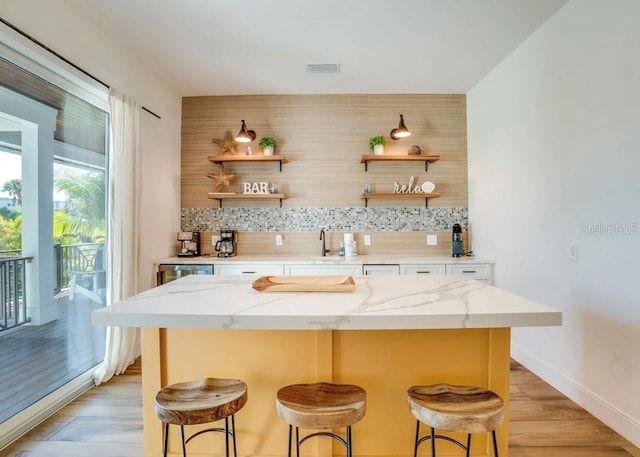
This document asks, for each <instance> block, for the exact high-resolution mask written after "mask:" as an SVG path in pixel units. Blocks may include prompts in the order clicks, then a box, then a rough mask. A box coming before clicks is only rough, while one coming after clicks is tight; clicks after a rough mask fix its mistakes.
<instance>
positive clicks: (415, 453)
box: [413, 420, 499, 457]
mask: <svg viewBox="0 0 640 457" xmlns="http://www.w3.org/2000/svg"><path fill="white" fill-rule="evenodd" d="M436 438H440V439H444V440H447V441H450V442H452V443H454V444H456V445H458V446H459V447H460V448H462V449H464V450H465V452H466V457H469V456H470V455H471V433H468V434H467V445H466V446H465V445H464V444H462V443H461V442H459V441H457V440H455V439H453V438H451V437H448V436H444V435H436V429H435V428H433V427H431V431H430V433H429V435H425V436H423V437H422V438H420V421H419V420H417V421H416V439H415V443H414V447H413V457H418V447H419V446H420V444H422V442H423V441H426V440H430V441H431V443H430V444H431V457H436ZM491 438H492V441H493V455H494V456H495V457H499V455H498V437H497V435H496V431H495V430H492V431H491Z"/></svg>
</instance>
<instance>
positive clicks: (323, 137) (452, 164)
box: [181, 94, 467, 208]
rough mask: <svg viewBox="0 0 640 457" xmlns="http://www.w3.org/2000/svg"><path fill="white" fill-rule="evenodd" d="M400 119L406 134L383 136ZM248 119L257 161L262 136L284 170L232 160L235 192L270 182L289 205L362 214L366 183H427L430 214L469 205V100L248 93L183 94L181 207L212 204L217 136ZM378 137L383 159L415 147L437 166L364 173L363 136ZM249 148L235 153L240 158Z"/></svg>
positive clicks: (382, 186) (389, 165) (396, 166)
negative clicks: (269, 139)
mask: <svg viewBox="0 0 640 457" xmlns="http://www.w3.org/2000/svg"><path fill="white" fill-rule="evenodd" d="M400 113H402V114H404V118H405V122H406V125H407V127H408V128H409V129H410V130H411V133H412V135H411V136H410V137H408V138H403V139H400V140H398V141H394V140H391V139H390V138H389V132H390V131H391V129H393V128H395V127H397V126H398V122H399V118H400V117H399V115H400ZM242 119H244V120H245V121H246V123H247V126H248V128H250V129H252V130H255V132H256V133H257V139H256V141H254V142H252V143H250V144H249V146H251V148H252V150H253V152H254V154H262V152H261V151H260V150H259V148H258V139H259V138H260V137H262V136H273V137H275V138H276V140H277V141H278V147H277V148H276V154H283V155H285V156H286V157H287V159H288V161H289V163H286V164H284V165H283V169H282V172H281V173H280V172H278V165H277V163H231V164H227V165H225V169H226V170H227V171H229V172H233V173H234V174H236V179H235V181H234V189H235V191H236V192H238V193H241V192H242V182H244V181H247V182H249V181H250V182H254V181H269V182H276V183H277V184H278V187H279V190H280V192H284V193H285V194H287V199H286V200H284V201H283V206H285V207H359V206H364V201H363V200H361V198H360V195H361V193H362V191H363V188H364V186H365V184H366V183H370V184H371V185H372V186H373V189H374V191H377V192H391V191H392V190H393V183H394V181H398V182H399V183H401V184H405V183H407V182H408V180H409V178H410V177H411V176H414V177H415V178H416V182H420V183H422V182H424V181H432V182H433V183H435V185H436V190H435V191H436V192H439V193H440V195H441V196H440V197H439V198H436V199H432V200H430V201H429V206H430V207H466V206H467V130H466V122H467V121H466V97H465V95H459V94H454V95H423V94H401V95H252V96H201V97H186V98H184V99H183V105H182V156H181V157H182V170H181V173H182V179H181V196H182V207H183V208H194V207H210V206H217V205H218V201H217V200H211V199H209V198H207V193H208V192H209V191H210V190H211V187H212V184H213V182H212V181H211V179H209V178H207V177H206V173H208V172H215V171H217V169H218V166H217V165H215V164H213V163H211V162H209V161H208V160H207V156H209V155H217V153H218V151H219V149H220V148H219V146H217V145H216V144H214V143H213V142H212V139H213V138H224V135H225V132H226V131H230V132H231V133H232V135H234V136H235V135H236V133H237V132H238V130H240V122H241V120H242ZM375 135H384V136H385V138H386V139H387V145H386V148H385V154H400V155H404V154H406V153H407V151H408V149H409V147H411V145H414V144H416V145H418V146H420V148H421V149H422V151H423V154H436V155H440V156H441V159H440V160H439V161H437V162H435V163H433V164H431V165H430V167H429V171H428V172H425V171H424V164H423V163H421V162H419V163H416V162H375V163H370V164H369V171H368V172H365V171H364V165H363V164H361V163H360V158H361V156H362V154H370V153H371V152H370V151H369V146H368V142H369V138H370V137H372V136H375ZM245 149H246V146H245V145H239V146H238V150H239V152H240V153H242V154H244V152H245ZM278 204H279V203H278V201H277V200H265V201H261V200H250V201H247V200H237V201H229V200H227V201H224V202H223V205H224V206H225V207H226V206H255V207H270V206H277V205H278ZM424 204H425V202H424V199H416V200H401V201H393V200H370V201H369V206H402V207H407V206H408V207H413V206H424Z"/></svg>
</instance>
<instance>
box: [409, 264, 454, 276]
mask: <svg viewBox="0 0 640 457" xmlns="http://www.w3.org/2000/svg"><path fill="white" fill-rule="evenodd" d="M445 271H446V270H445V267H444V264H442V265H439V264H431V265H403V266H402V274H403V275H443V274H445Z"/></svg>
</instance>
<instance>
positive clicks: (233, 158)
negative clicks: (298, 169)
mask: <svg viewBox="0 0 640 457" xmlns="http://www.w3.org/2000/svg"><path fill="white" fill-rule="evenodd" d="M207 159H208V160H209V162H213V163H217V164H218V165H221V164H222V163H224V162H279V163H280V171H282V164H283V163H287V158H286V157H285V156H283V155H278V154H274V155H272V156H265V155H256V156H241V155H228V156H209V157H207Z"/></svg>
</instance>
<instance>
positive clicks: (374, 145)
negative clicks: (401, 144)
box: [369, 135, 386, 156]
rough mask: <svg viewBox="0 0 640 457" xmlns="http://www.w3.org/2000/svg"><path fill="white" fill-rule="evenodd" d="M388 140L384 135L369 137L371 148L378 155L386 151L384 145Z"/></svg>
mask: <svg viewBox="0 0 640 457" xmlns="http://www.w3.org/2000/svg"><path fill="white" fill-rule="evenodd" d="M385 143H386V141H385V139H384V137H383V136H382V135H378V136H372V137H371V138H369V149H371V150H372V151H373V153H374V154H375V155H377V156H379V155H382V154H383V153H384V145H385Z"/></svg>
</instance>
